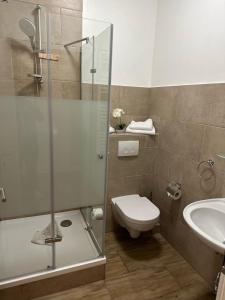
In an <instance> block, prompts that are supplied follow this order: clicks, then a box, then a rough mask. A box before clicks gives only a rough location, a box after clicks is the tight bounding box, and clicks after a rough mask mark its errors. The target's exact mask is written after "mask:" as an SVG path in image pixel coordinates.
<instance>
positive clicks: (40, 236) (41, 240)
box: [31, 221, 62, 245]
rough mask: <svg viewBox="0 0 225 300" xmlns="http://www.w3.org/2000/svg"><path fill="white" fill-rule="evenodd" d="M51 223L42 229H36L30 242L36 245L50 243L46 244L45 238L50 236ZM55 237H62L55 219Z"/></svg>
mask: <svg viewBox="0 0 225 300" xmlns="http://www.w3.org/2000/svg"><path fill="white" fill-rule="evenodd" d="M52 235H53V233H52V224H51V223H50V224H49V225H48V226H47V227H45V228H44V229H43V230H42V231H36V232H35V234H34V236H33V238H32V240H31V243H33V244H37V245H50V244H46V243H45V240H46V239H50V238H52ZM55 237H58V238H62V232H61V230H60V229H59V226H58V224H57V223H56V221H55Z"/></svg>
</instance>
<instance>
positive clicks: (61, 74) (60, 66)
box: [51, 46, 80, 82]
mask: <svg viewBox="0 0 225 300" xmlns="http://www.w3.org/2000/svg"><path fill="white" fill-rule="evenodd" d="M52 52H53V53H56V54H58V55H59V61H58V62H52V64H51V78H52V80H62V81H66V80H68V81H77V82H80V52H78V51H75V50H74V49H73V48H71V49H68V50H66V49H65V48H64V47H61V46H58V47H55V48H54V49H53V50H52Z"/></svg>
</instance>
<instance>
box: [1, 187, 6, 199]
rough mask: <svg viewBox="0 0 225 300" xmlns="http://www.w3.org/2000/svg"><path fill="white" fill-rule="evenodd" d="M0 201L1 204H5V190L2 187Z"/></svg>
mask: <svg viewBox="0 0 225 300" xmlns="http://www.w3.org/2000/svg"><path fill="white" fill-rule="evenodd" d="M0 193H1V199H2V202H6V196H5V190H4V188H3V187H0Z"/></svg>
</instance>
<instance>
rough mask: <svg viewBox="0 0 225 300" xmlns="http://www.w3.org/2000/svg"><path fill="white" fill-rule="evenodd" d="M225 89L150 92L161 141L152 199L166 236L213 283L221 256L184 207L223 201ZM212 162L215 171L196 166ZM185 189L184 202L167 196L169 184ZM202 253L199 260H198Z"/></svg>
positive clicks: (223, 86) (221, 86)
mask: <svg viewBox="0 0 225 300" xmlns="http://www.w3.org/2000/svg"><path fill="white" fill-rule="evenodd" d="M224 92H225V84H208V85H207V84H205V85H195V86H179V87H160V88H151V89H150V99H149V101H150V105H149V112H150V115H151V116H152V117H153V119H154V120H155V124H156V127H157V130H158V133H159V142H158V149H157V154H156V156H155V161H154V163H153V174H152V175H153V176H152V178H153V179H152V182H151V189H152V200H153V202H154V203H155V204H156V205H157V206H158V207H159V208H160V211H161V216H160V224H161V231H162V234H164V236H165V237H166V238H167V239H168V241H169V242H170V243H171V244H172V245H173V246H174V247H175V248H176V249H177V250H178V251H179V252H180V253H181V254H182V255H183V256H184V257H185V258H186V259H187V260H188V261H189V262H190V263H191V264H192V265H193V267H194V268H195V269H196V270H197V271H198V272H199V273H200V274H201V275H202V276H203V277H204V278H205V279H206V280H207V281H208V283H209V284H212V282H213V280H214V279H215V276H216V274H217V271H218V269H219V268H220V266H221V264H222V257H221V256H220V255H217V254H215V253H214V252H213V251H212V250H211V249H210V248H208V247H206V246H205V245H204V244H203V243H202V242H201V241H200V240H199V239H198V238H196V237H195V236H194V234H193V233H192V231H191V230H190V229H189V228H188V226H187V225H186V224H185V222H184V219H183V209H184V207H185V206H186V205H187V204H189V203H192V202H194V201H197V200H201V199H208V198H216V197H223V196H224V182H225V162H224V161H223V160H222V159H219V158H218V157H217V155H216V154H223V153H225V143H224V140H225V128H224V124H225V123H224V116H225V110H224V109H225V105H224V103H225V101H224V100H225V93H224ZM208 159H213V160H214V161H215V166H214V167H213V168H210V167H207V165H202V166H201V167H200V169H199V170H198V169H197V167H198V164H199V163H200V162H201V161H202V160H208ZM171 181H176V182H179V183H181V185H182V192H183V195H182V198H181V199H180V200H179V201H176V202H175V201H172V200H171V199H169V198H168V197H167V195H166V187H167V185H168V183H169V182H171ZM196 252H197V253H201V255H200V256H199V255H196Z"/></svg>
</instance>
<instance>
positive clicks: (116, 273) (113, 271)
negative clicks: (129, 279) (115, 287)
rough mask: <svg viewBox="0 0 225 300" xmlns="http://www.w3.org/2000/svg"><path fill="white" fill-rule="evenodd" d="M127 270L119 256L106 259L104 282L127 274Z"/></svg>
mask: <svg viewBox="0 0 225 300" xmlns="http://www.w3.org/2000/svg"><path fill="white" fill-rule="evenodd" d="M127 273H128V270H127V268H126V267H125V265H124V263H123V261H122V260H121V258H120V257H119V256H117V257H113V258H109V259H107V264H106V274H105V276H106V280H111V279H112V278H116V277H120V276H122V275H124V274H127Z"/></svg>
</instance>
